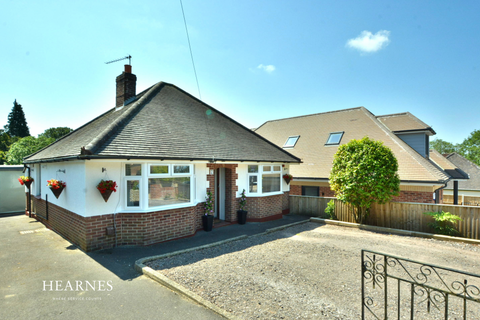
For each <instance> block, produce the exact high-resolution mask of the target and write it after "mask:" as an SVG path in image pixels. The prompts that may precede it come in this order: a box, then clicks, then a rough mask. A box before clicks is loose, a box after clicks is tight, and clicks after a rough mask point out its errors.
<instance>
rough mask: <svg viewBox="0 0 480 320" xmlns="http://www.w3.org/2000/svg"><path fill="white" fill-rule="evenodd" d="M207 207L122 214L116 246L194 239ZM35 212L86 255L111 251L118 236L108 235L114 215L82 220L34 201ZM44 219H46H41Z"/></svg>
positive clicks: (70, 213) (41, 219) (33, 198)
mask: <svg viewBox="0 0 480 320" xmlns="http://www.w3.org/2000/svg"><path fill="white" fill-rule="evenodd" d="M203 205H204V203H199V204H198V205H197V206H194V207H188V208H181V209H173V210H165V211H157V212H148V213H139V212H132V213H119V214H117V215H116V217H115V225H116V229H117V238H116V242H117V245H150V244H154V243H158V242H163V241H168V240H173V239H178V238H183V237H188V236H192V235H194V234H195V232H196V231H197V230H199V229H201V228H202V222H201V216H202V215H203ZM32 211H33V212H34V213H36V219H37V220H39V221H41V222H42V223H44V224H45V225H46V226H47V227H49V228H51V229H53V230H55V231H56V232H58V233H60V234H61V235H62V236H64V237H65V238H67V239H68V240H70V241H71V242H73V243H75V244H77V245H78V246H79V247H80V248H81V249H82V250H84V251H92V250H98V249H106V248H112V247H113V246H114V245H115V236H114V235H111V236H110V235H107V228H108V227H110V228H112V227H114V215H113V214H106V215H101V216H94V217H82V216H79V215H77V214H75V213H73V212H70V211H68V210H66V209H64V208H61V207H59V206H56V205H54V204H52V203H48V220H46V219H44V218H43V217H46V202H45V200H43V199H39V198H35V197H32ZM42 216H43V217H42Z"/></svg>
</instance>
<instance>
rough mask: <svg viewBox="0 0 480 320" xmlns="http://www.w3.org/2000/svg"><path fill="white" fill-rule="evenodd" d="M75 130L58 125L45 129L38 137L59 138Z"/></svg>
mask: <svg viewBox="0 0 480 320" xmlns="http://www.w3.org/2000/svg"><path fill="white" fill-rule="evenodd" d="M72 131H73V130H72V129H70V128H68V127H56V128H50V129H47V130H45V131H44V132H43V133H41V134H39V135H38V137H39V138H40V137H45V138H53V139H54V140H58V139H60V138H61V137H63V136H64V135H66V134H69V133H70V132H72Z"/></svg>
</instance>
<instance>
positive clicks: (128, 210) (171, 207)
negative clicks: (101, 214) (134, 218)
mask: <svg viewBox="0 0 480 320" xmlns="http://www.w3.org/2000/svg"><path fill="white" fill-rule="evenodd" d="M199 203H200V202H189V203H182V204H176V205H169V206H161V207H152V208H146V209H142V208H134V207H127V208H124V209H122V210H120V211H118V213H132V212H133V213H148V212H157V211H167V210H175V209H182V208H190V207H196V206H197V205H198V204H199Z"/></svg>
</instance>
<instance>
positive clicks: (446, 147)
mask: <svg viewBox="0 0 480 320" xmlns="http://www.w3.org/2000/svg"><path fill="white" fill-rule="evenodd" d="M430 148H433V149H435V150H437V151H438V152H440V153H441V154H445V153H452V152H457V151H458V149H459V147H458V145H456V144H453V143H451V142H448V141H444V140H442V139H435V140H433V141H431V142H430Z"/></svg>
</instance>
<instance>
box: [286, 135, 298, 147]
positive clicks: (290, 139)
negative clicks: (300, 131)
mask: <svg viewBox="0 0 480 320" xmlns="http://www.w3.org/2000/svg"><path fill="white" fill-rule="evenodd" d="M298 138H300V136H290V137H288V139H287V142H285V144H284V145H283V147H284V148H293V147H295V144H296V143H297V140H298Z"/></svg>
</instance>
